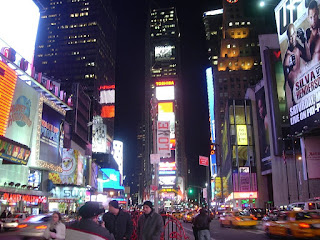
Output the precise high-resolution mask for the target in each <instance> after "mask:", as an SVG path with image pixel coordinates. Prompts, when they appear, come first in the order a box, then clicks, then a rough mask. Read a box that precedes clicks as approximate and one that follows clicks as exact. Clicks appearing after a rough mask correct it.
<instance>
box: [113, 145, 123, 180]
mask: <svg viewBox="0 0 320 240" xmlns="http://www.w3.org/2000/svg"><path fill="white" fill-rule="evenodd" d="M113 158H114V160H115V161H116V163H117V164H118V168H119V171H120V174H121V176H123V142H121V141H118V140H114V141H113Z"/></svg>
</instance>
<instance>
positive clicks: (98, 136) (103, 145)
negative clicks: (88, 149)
mask: <svg viewBox="0 0 320 240" xmlns="http://www.w3.org/2000/svg"><path fill="white" fill-rule="evenodd" d="M92 152H94V153H106V152H107V126H106V124H104V123H103V119H102V117H100V116H94V117H93V120H92Z"/></svg>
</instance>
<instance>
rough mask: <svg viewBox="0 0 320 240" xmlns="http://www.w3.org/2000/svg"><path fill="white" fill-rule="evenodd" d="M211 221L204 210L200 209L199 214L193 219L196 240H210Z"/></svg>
mask: <svg viewBox="0 0 320 240" xmlns="http://www.w3.org/2000/svg"><path fill="white" fill-rule="evenodd" d="M210 222H211V219H210V217H209V216H208V214H207V211H206V209H205V208H201V209H200V214H199V215H198V216H196V217H195V219H194V223H193V224H194V227H195V228H196V230H197V232H198V240H210V239H211V238H210Z"/></svg>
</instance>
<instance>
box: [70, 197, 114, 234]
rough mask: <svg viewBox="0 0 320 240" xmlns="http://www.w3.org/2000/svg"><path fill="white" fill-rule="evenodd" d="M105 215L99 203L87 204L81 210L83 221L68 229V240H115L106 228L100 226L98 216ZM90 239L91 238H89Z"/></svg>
mask: <svg viewBox="0 0 320 240" xmlns="http://www.w3.org/2000/svg"><path fill="white" fill-rule="evenodd" d="M101 213H104V208H103V207H102V206H100V205H99V203H98V202H86V203H85V204H84V205H83V206H82V207H81V208H80V209H79V215H80V216H81V220H80V221H77V222H75V223H73V224H71V225H70V227H67V230H66V239H68V240H80V239H99V240H100V239H108V240H114V237H113V235H112V234H110V232H109V231H108V230H107V229H105V228H104V227H101V226H99V224H98V216H99V215H100V214H101ZM89 237H90V238H89Z"/></svg>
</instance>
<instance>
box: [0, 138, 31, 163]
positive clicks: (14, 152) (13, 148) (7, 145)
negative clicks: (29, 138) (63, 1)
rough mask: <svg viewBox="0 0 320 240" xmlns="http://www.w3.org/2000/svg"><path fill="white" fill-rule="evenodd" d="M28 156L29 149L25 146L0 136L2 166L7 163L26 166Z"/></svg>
mask: <svg viewBox="0 0 320 240" xmlns="http://www.w3.org/2000/svg"><path fill="white" fill-rule="evenodd" d="M30 154H31V151H30V148H28V147H27V146H25V145H22V144H19V143H16V142H14V141H11V140H10V139H7V138H5V137H3V136H0V158H3V160H4V161H3V162H2V164H5V163H6V161H9V163H17V164H22V165H27V164H28V160H29V157H30Z"/></svg>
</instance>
